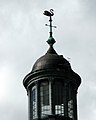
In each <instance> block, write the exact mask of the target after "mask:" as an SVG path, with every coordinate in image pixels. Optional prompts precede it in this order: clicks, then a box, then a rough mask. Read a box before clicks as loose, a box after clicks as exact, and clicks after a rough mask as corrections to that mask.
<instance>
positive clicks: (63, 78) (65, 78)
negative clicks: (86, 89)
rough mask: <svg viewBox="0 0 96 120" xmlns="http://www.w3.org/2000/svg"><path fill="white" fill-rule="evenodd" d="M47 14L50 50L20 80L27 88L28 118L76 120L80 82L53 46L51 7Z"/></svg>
mask: <svg viewBox="0 0 96 120" xmlns="http://www.w3.org/2000/svg"><path fill="white" fill-rule="evenodd" d="M44 15H46V16H48V17H49V22H50V24H49V25H47V24H46V25H47V26H49V27H50V32H49V33H50V36H49V39H48V41H47V43H48V44H49V49H48V51H47V53H46V54H45V55H43V56H42V57H40V58H39V59H38V60H37V61H36V62H35V64H34V65H33V68H32V71H31V72H30V73H29V74H27V75H26V76H25V78H24V80H23V85H24V87H25V88H26V90H27V95H28V106H29V111H28V112H29V120H77V90H78V87H79V86H80V83H81V78H80V76H79V75H78V74H77V73H75V72H74V71H73V70H72V68H71V66H70V63H69V62H68V61H67V60H66V59H65V58H64V57H63V55H58V54H57V53H56V51H55V50H54V48H53V44H54V43H55V39H54V38H53V36H52V27H54V26H52V16H53V15H54V13H53V10H52V9H51V10H50V11H44Z"/></svg>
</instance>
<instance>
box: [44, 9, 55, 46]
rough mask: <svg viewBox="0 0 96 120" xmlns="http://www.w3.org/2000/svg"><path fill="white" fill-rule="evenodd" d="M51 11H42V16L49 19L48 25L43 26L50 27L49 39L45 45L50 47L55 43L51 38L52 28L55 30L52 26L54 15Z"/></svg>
mask: <svg viewBox="0 0 96 120" xmlns="http://www.w3.org/2000/svg"><path fill="white" fill-rule="evenodd" d="M53 11H54V10H53V9H50V11H47V10H46V11H44V15H46V16H48V17H49V23H50V24H49V25H48V24H45V25H46V26H49V27H50V32H49V39H48V40H47V43H48V44H49V45H50V47H52V46H53V44H54V43H55V42H56V41H55V39H54V38H53V36H52V33H53V32H52V28H53V27H54V28H56V26H52V16H53V15H54V13H53Z"/></svg>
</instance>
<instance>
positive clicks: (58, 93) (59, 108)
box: [53, 81, 64, 116]
mask: <svg viewBox="0 0 96 120" xmlns="http://www.w3.org/2000/svg"><path fill="white" fill-rule="evenodd" d="M53 99H54V103H55V114H59V115H61V116H64V100H63V85H62V83H61V82H59V81H57V82H55V83H54V85H53Z"/></svg>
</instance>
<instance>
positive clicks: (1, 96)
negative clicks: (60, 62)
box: [0, 0, 96, 120]
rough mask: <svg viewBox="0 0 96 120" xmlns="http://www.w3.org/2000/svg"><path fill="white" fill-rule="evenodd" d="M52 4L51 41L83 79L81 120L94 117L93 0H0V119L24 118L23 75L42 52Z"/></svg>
mask: <svg viewBox="0 0 96 120" xmlns="http://www.w3.org/2000/svg"><path fill="white" fill-rule="evenodd" d="M50 8H53V9H54V11H55V16H54V17H53V24H54V25H56V26H57V29H54V38H55V40H56V41H57V42H56V44H55V45H54V48H55V49H56V51H57V53H58V54H63V55H64V57H65V58H66V59H67V57H69V58H71V60H70V61H71V62H70V63H71V66H72V68H73V70H74V71H76V72H77V73H78V74H79V75H80V76H81V78H82V84H81V86H80V87H79V90H78V118H79V120H96V55H95V54H96V33H95V32H96V0H60V1H59V0H44V1H43V0H0V120H13V119H14V120H17V119H18V120H27V119H28V112H27V102H28V101H27V94H26V90H25V88H24V87H23V85H22V80H23V78H24V77H25V75H26V74H27V73H29V72H30V71H31V69H32V65H33V64H34V62H35V61H36V60H37V59H38V58H39V57H40V56H42V55H43V54H45V53H46V51H47V49H48V45H47V43H46V41H47V39H48V34H49V33H48V32H49V28H48V27H45V26H44V25H45V23H48V18H47V17H45V16H44V15H43V11H44V10H49V9H50Z"/></svg>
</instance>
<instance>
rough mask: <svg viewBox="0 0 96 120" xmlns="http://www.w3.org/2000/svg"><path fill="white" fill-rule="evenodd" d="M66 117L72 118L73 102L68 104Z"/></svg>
mask: <svg viewBox="0 0 96 120" xmlns="http://www.w3.org/2000/svg"><path fill="white" fill-rule="evenodd" d="M68 116H69V117H70V118H73V100H70V101H69V102H68Z"/></svg>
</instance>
